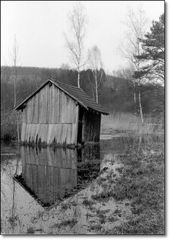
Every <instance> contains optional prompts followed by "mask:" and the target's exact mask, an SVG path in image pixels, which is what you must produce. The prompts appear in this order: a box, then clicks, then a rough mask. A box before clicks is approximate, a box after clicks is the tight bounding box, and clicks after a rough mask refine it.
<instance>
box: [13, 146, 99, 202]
mask: <svg viewBox="0 0 170 240" xmlns="http://www.w3.org/2000/svg"><path fill="white" fill-rule="evenodd" d="M89 147H90V148H89ZM89 147H88V146H86V147H85V148H84V149H82V148H81V149H68V148H54V149H52V148H49V147H47V148H32V147H21V160H22V175H19V176H16V179H17V180H18V181H19V182H20V183H21V184H22V185H24V187H25V188H26V189H27V190H28V191H29V192H30V193H31V194H33V196H34V197H35V198H38V199H39V200H40V202H41V203H43V204H45V205H51V204H53V203H54V202H55V201H56V200H58V199H60V198H63V197H66V196H68V195H69V193H73V192H74V191H73V189H74V188H75V191H77V190H78V189H81V186H84V180H88V179H89V180H90V181H91V179H93V178H94V177H96V176H97V174H98V172H99V171H100V159H99V158H98V157H99V156H100V153H99V151H100V148H99V145H98V147H97V146H96V145H95V146H94V147H95V148H94V149H92V146H91V145H90V146H89ZM88 148H89V150H87V149H88ZM85 153H86V154H85ZM89 159H90V160H89ZM87 160H88V161H87Z"/></svg>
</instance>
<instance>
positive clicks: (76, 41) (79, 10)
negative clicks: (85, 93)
mask: <svg viewBox="0 0 170 240" xmlns="http://www.w3.org/2000/svg"><path fill="white" fill-rule="evenodd" d="M68 19H69V22H70V28H71V29H70V32H69V38H68V37H67V35H66V34H65V39H66V44H67V48H68V50H69V53H70V56H71V59H72V62H73V64H74V66H75V67H76V70H77V73H78V75H77V86H78V87H79V88H80V71H81V69H82V67H83V66H84V65H85V61H84V38H85V33H86V23H87V21H86V20H87V17H86V14H85V9H84V7H83V5H82V4H81V3H80V2H77V3H76V5H75V6H74V7H73V10H72V12H70V14H69V16H68Z"/></svg>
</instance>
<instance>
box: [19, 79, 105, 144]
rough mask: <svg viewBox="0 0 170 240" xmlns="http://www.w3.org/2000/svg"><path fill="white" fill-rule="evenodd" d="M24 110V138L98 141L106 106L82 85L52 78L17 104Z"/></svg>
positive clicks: (31, 140)
mask: <svg viewBox="0 0 170 240" xmlns="http://www.w3.org/2000/svg"><path fill="white" fill-rule="evenodd" d="M16 110H21V116H22V118H21V119H22V120H21V123H22V129H21V142H24V143H27V144H29V143H32V144H40V143H42V142H43V143H45V144H53V143H55V144H59V145H60V144H62V145H63V144H66V145H69V144H75V145H77V144H78V143H82V142H98V141H99V138H100V124H101V114H107V112H106V111H105V109H104V108H103V107H102V106H101V105H99V104H97V103H96V102H95V101H94V100H93V99H92V98H90V97H89V96H88V95H87V94H86V93H85V92H84V91H83V90H82V89H81V88H77V87H75V86H72V85H68V84H64V83H61V82H58V81H55V82H53V81H51V80H48V81H47V82H45V83H44V84H43V85H42V86H41V87H40V88H39V89H38V90H36V91H35V92H34V93H33V94H31V95H30V96H29V97H27V98H26V99H25V100H24V101H23V102H22V103H21V104H19V105H18V106H17V107H16Z"/></svg>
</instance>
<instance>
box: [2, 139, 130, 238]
mask: <svg viewBox="0 0 170 240" xmlns="http://www.w3.org/2000/svg"><path fill="white" fill-rule="evenodd" d="M125 146H127V138H125V139H124V138H122V137H121V138H113V139H108V140H101V142H100V144H98V145H89V146H88V145H87V146H85V147H84V148H81V149H66V148H54V149H53V148H33V147H23V146H17V145H15V144H14V145H5V144H1V225H2V226H1V227H2V232H3V233H6V234H8V233H9V234H11V233H23V232H25V230H23V228H24V226H25V227H26V226H28V225H29V224H30V222H32V223H34V218H35V215H37V214H39V213H40V212H42V211H44V209H47V210H48V209H52V208H55V207H56V206H58V204H60V203H61V202H62V201H63V200H65V199H67V198H68V197H70V196H74V195H75V194H76V193H78V192H80V191H81V190H82V189H84V188H86V187H87V186H88V185H89V184H90V183H91V182H92V181H93V180H94V179H95V178H96V177H97V176H98V175H99V172H100V164H101V160H102V159H103V158H104V156H105V154H108V153H111V154H113V155H114V154H123V153H124V152H125V150H126V147H125ZM43 218H45V216H44V215H43ZM43 218H42V221H44V220H43ZM21 228H22V230H21Z"/></svg>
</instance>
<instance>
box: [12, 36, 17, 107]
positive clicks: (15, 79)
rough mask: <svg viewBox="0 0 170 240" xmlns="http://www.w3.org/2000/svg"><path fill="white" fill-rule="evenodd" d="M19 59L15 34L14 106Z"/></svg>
mask: <svg viewBox="0 0 170 240" xmlns="http://www.w3.org/2000/svg"><path fill="white" fill-rule="evenodd" d="M17 61H18V46H17V41H16V36H15V37H14V46H13V52H12V62H13V69H14V74H13V87H14V108H15V107H16V84H17Z"/></svg>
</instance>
